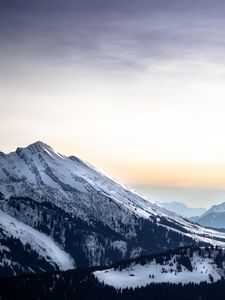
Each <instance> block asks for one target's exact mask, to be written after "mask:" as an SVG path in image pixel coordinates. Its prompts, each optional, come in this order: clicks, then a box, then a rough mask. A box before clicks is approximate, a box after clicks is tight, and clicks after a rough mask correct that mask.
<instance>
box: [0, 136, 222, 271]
mask: <svg viewBox="0 0 225 300" xmlns="http://www.w3.org/2000/svg"><path fill="white" fill-rule="evenodd" d="M0 193H2V196H0V209H1V210H3V211H4V212H5V213H7V214H8V215H10V216H12V217H14V218H16V219H17V220H19V221H20V222H23V223H25V224H27V225H29V226H30V227H33V228H34V229H36V230H38V231H41V232H43V233H45V234H46V235H48V236H51V239H53V240H54V241H57V243H58V244H59V245H60V248H61V249H62V250H64V251H65V252H66V253H69V254H70V255H71V257H73V258H74V260H75V262H76V265H77V266H93V265H106V264H107V265H109V264H111V263H112V262H114V261H116V260H121V259H124V258H125V259H127V258H131V257H135V256H138V255H143V254H147V253H153V252H154V253H156V252H159V251H164V250H167V249H172V248H176V247H179V246H184V245H190V244H193V243H202V242H203V243H211V244H213V245H219V246H222V247H223V246H225V234H224V233H219V232H217V231H213V230H209V229H205V228H203V227H201V226H199V225H196V224H193V223H192V222H190V221H188V220H186V219H184V218H182V217H180V216H178V215H176V214H175V213H172V212H169V211H167V210H166V209H165V208H163V207H160V206H158V205H157V204H155V203H153V202H151V201H150V200H148V199H146V198H144V197H142V196H141V195H139V194H138V193H136V192H134V191H132V190H130V189H128V188H126V187H124V186H123V185H122V184H120V183H118V182H116V181H115V180H112V179H111V178H109V177H107V176H105V175H104V174H102V173H101V172H99V171H97V170H96V169H95V168H93V167H92V166H90V165H89V164H87V163H85V162H83V161H82V160H80V159H78V158H76V157H74V156H69V157H67V156H64V155H61V154H59V153H57V152H56V151H54V150H53V149H52V148H51V147H50V146H48V145H46V144H44V143H42V142H36V143H34V144H32V145H30V146H28V147H26V148H18V149H17V150H16V151H15V152H12V153H9V154H4V153H2V152H1V153H0ZM0 195H1V194H0Z"/></svg>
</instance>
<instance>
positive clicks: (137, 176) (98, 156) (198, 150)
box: [0, 0, 225, 206]
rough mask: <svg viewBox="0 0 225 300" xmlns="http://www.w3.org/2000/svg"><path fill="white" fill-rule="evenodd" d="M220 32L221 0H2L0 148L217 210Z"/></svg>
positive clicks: (223, 176) (224, 142)
mask: <svg viewBox="0 0 225 300" xmlns="http://www.w3.org/2000/svg"><path fill="white" fill-rule="evenodd" d="M224 28H225V2H224V1H222V0H214V1H209V0H195V1H194V0H193V1H192V0H155V1H153V0H114V1H112V0H48V1H46V0H39V1H35V0H20V1H17V0H10V1H9V0H0V91H1V92H0V121H1V125H0V139H1V149H0V150H1V151H3V152H10V151H14V150H15V148H16V147H18V146H26V145H28V144H30V143H32V142H35V141H37V140H42V141H43V142H46V143H47V144H49V145H51V146H52V147H53V148H55V149H56V150H57V151H58V152H61V153H64V154H68V155H69V154H73V155H76V156H79V157H81V158H83V159H84V160H87V161H89V162H90V163H92V164H93V165H95V166H96V167H98V168H100V169H101V170H103V171H105V172H106V173H107V174H109V175H111V176H113V177H115V178H117V179H119V180H121V181H123V182H124V183H127V184H128V185H131V186H132V185H135V186H140V187H143V186H144V187H150V186H159V187H161V188H164V189H165V191H168V189H167V188H169V189H171V188H175V189H176V188H181V189H183V195H184V194H185V195H187V193H186V189H187V188H189V189H194V190H195V191H198V192H199V191H202V193H200V194H201V195H200V194H198V193H196V197H197V195H200V196H198V197H199V200H198V201H196V197H195V198H193V197H190V198H191V199H189V200H187V199H186V198H187V197H186V196H185V195H184V197H183V198H182V196H181V198H182V199H184V201H186V202H188V203H189V204H190V205H193V206H196V205H200V204H201V205H202V206H204V205H205V206H209V205H210V204H212V203H215V202H218V201H221V197H217V195H218V194H217V192H218V191H219V193H220V192H221V193H222V194H223V189H225V137H224V129H225V118H224V115H225V84H224V80H225V79H224V78H225V76H224V75H225V56H224V52H225V51H224V50H225V31H224ZM144 190H145V189H144ZM209 190H210V192H209V193H207V191H209ZM207 195H208V196H207ZM209 195H211V196H209ZM224 195H225V193H224ZM218 198H219V199H220V200H219V199H218ZM224 198H225V197H224ZM182 199H181V200H182ZM164 200H166V199H164Z"/></svg>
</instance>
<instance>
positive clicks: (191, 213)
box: [158, 201, 207, 218]
mask: <svg viewBox="0 0 225 300" xmlns="http://www.w3.org/2000/svg"><path fill="white" fill-rule="evenodd" d="M158 204H159V205H160V206H162V207H165V208H166V209H168V210H170V211H173V212H175V213H176V214H178V215H180V216H182V217H184V218H191V217H199V216H201V215H203V214H204V213H205V212H206V211H207V209H206V208H203V207H198V208H197V207H189V206H187V205H186V204H185V203H182V202H178V201H172V202H159V203H158Z"/></svg>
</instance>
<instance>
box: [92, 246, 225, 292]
mask: <svg viewBox="0 0 225 300" xmlns="http://www.w3.org/2000/svg"><path fill="white" fill-rule="evenodd" d="M223 255H224V253H223V250H222V249H215V248H211V249H210V248H199V249H194V250H192V249H191V248H190V249H188V248H187V249H179V250H177V251H176V252H174V253H171V254H164V255H161V256H158V257H156V258H154V257H151V258H145V259H142V260H141V259H138V260H137V261H133V262H130V263H129V262H128V263H125V264H124V263H121V264H120V265H119V264H118V265H117V266H116V267H114V268H111V269H106V270H102V271H95V272H94V276H95V277H96V278H97V279H98V280H99V281H100V282H103V283H104V284H106V285H110V286H113V287H115V288H117V289H125V288H131V287H132V288H136V287H141V286H146V285H148V284H151V283H162V282H168V283H175V284H178V283H182V284H186V283H191V282H192V283H200V282H203V281H205V282H208V283H210V282H215V281H217V280H220V279H221V277H222V276H224V265H225V263H224V257H223Z"/></svg>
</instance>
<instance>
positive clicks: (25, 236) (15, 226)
mask: <svg viewBox="0 0 225 300" xmlns="http://www.w3.org/2000/svg"><path fill="white" fill-rule="evenodd" d="M0 230H1V232H2V233H3V234H4V236H7V237H9V238H13V239H18V240H19V241H20V242H22V244H23V245H24V246H25V247H26V246H27V245H29V248H31V250H33V251H34V252H36V253H37V254H38V255H39V256H40V257H41V258H42V259H44V260H45V261H46V262H47V263H49V264H52V265H53V266H54V265H56V266H58V268H59V269H60V270H68V269H73V268H74V267H75V264H74V261H73V259H72V258H71V257H70V256H69V255H68V254H67V253H65V252H64V251H63V250H62V249H60V247H59V246H58V245H57V244H56V243H55V242H54V241H53V240H52V239H51V238H50V237H48V236H47V235H45V234H43V233H41V232H39V231H37V230H35V229H33V228H32V227H30V226H28V225H25V224H24V223H22V222H19V221H18V220H16V219H15V218H12V217H11V216H9V215H7V214H6V213H4V212H3V211H1V210H0ZM1 247H2V249H5V248H4V247H5V246H4V244H3V245H2V241H1V240H0V248H1ZM6 261H7V259H5V263H6ZM3 262H4V259H3V260H2V262H1V263H2V264H3ZM8 263H9V264H10V263H11V262H9V261H8Z"/></svg>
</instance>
